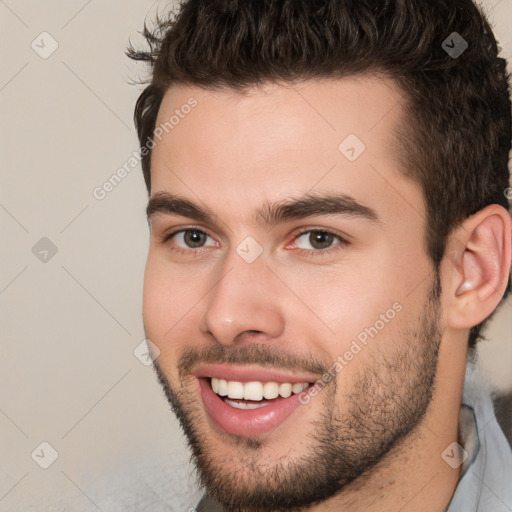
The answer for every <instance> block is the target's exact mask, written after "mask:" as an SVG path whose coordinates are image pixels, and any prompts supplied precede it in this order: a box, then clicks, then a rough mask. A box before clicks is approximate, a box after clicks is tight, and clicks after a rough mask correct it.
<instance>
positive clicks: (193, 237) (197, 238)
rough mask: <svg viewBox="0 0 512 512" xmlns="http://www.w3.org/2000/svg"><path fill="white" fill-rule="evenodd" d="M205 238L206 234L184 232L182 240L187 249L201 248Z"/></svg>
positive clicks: (193, 231) (191, 231)
mask: <svg viewBox="0 0 512 512" xmlns="http://www.w3.org/2000/svg"><path fill="white" fill-rule="evenodd" d="M205 236H206V234H205V233H202V232H201V231H195V230H188V231H186V232H185V234H184V236H183V238H184V240H185V243H186V244H187V245H188V246H189V247H201V245H203V243H204V237H205Z"/></svg>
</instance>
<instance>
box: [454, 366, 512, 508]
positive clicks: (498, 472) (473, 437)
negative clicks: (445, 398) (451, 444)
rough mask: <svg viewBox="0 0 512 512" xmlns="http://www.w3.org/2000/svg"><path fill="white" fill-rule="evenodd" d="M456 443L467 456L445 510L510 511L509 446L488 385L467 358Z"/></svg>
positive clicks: (511, 462)
mask: <svg viewBox="0 0 512 512" xmlns="http://www.w3.org/2000/svg"><path fill="white" fill-rule="evenodd" d="M459 444H461V445H462V447H463V448H464V449H465V450H466V452H467V453H468V458H467V459H466V460H465V461H464V462H463V464H462V469H461V475H460V478H459V482H458V484H457V488H456V489H455V493H454V494H453V497H452V499H451V501H450V504H449V506H448V508H447V510H446V512H512V449H511V447H510V444H509V443H508V441H507V438H506V437H505V434H504V433H503V430H502V429H501V427H500V425H499V423H498V420H497V419H496V416H495V414H494V408H493V404H492V399H491V393H490V390H489V387H488V385H487V384H486V382H485V379H484V378H483V377H482V375H481V373H480V370H479V368H478V366H477V365H475V364H474V363H473V362H471V361H468V364H467V367H466V378H465V381H464V391H463V395H462V407H461V410H460V415H459Z"/></svg>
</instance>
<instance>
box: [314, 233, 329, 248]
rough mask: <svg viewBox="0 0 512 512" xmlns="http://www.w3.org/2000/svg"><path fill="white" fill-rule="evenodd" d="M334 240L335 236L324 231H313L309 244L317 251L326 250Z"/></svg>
mask: <svg viewBox="0 0 512 512" xmlns="http://www.w3.org/2000/svg"><path fill="white" fill-rule="evenodd" d="M333 239H334V235H332V234H331V233H325V232H323V231H312V232H311V234H310V235H309V242H310V243H311V245H312V246H313V247H315V248H316V249H326V248H327V247H329V246H330V245H331V244H332V242H333Z"/></svg>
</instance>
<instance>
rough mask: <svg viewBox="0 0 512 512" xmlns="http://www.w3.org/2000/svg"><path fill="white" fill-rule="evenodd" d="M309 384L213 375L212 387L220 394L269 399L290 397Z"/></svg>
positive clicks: (240, 397)
mask: <svg viewBox="0 0 512 512" xmlns="http://www.w3.org/2000/svg"><path fill="white" fill-rule="evenodd" d="M308 386H309V383H308V382H300V383H296V384H291V383H289V382H284V383H281V384H280V383H278V382H257V381H253V382H237V381H234V380H229V381H227V380H224V379H217V378H215V377H212V389H213V391H214V392H215V393H217V394H218V395H220V396H227V397H228V398H239V399H243V400H263V398H266V399H268V400H270V399H272V398H277V397H278V396H279V395H281V396H282V397H283V398H288V397H289V396H290V395H291V394H292V393H300V392H301V391H303V390H304V389H306V388H307V387H308Z"/></svg>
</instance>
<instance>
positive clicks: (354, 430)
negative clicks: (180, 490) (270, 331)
mask: <svg viewBox="0 0 512 512" xmlns="http://www.w3.org/2000/svg"><path fill="white" fill-rule="evenodd" d="M440 293H441V287H440V282H439V276H438V275H437V276H436V279H435V281H434V284H433V285H432V287H431V289H430V291H429V294H428V297H427V301H426V303H425V306H424V308H423V311H422V312H421V317H420V319H419V321H418V322H417V325H416V326H415V328H412V329H411V328H409V329H407V330H404V332H403V333H401V334H400V338H401V342H400V343H398V344H388V345H389V346H390V347H393V349H392V351H390V352H389V353H385V354H384V353H383V352H382V351H374V352H372V357H370V358H369V361H370V364H368V365H367V366H365V367H364V368H361V369H360V370H359V372H358V373H357V374H356V379H355V380H354V382H353V386H351V389H352V390H353V392H352V393H350V394H347V393H345V394H343V395H342V396H338V395H339V393H340V392H339V390H338V386H337V382H336V380H335V379H334V380H333V381H331V382H330V383H329V385H327V386H326V387H325V388H323V389H322V391H321V392H320V394H319V396H318V397H317V398H320V397H321V398H322V400H323V412H322V413H321V414H320V415H319V417H318V419H317V420H315V421H313V422H311V423H310V424H308V425H306V427H307V428H308V430H307V431H306V433H305V435H304V439H303V440H302V441H303V442H301V445H300V446H301V448H302V453H297V452H295V450H294V448H295V447H293V446H292V447H290V448H291V449H290V453H291V454H293V455H290V456H289V457H287V459H286V460H272V459H271V458H269V451H268V450H266V446H267V444H268V443H270V441H273V442H275V434H274V437H272V432H271V433H269V435H267V436H265V437H260V438H244V437H240V436H229V440H226V439H225V436H223V437H224V441H221V437H220V434H219V433H215V432H213V431H212V429H211V427H210V426H209V423H208V422H207V421H206V419H205V416H204V415H205V413H204V411H203V409H202V407H201V406H200V404H199V403H198V400H197V397H196V396H195V395H193V394H192V393H191V392H190V390H189V389H187V388H186V387H184V386H181V387H180V386H177V387H174V388H173V387H172V386H171V385H170V384H169V380H168V379H167V377H166V376H165V372H164V370H163V369H162V367H161V366H160V365H159V363H158V362H157V360H155V361H154V363H153V364H154V369H155V372H156V374H157V377H158V380H159V382H160V384H161V385H162V388H163V390H164V393H165V395H166V397H167V400H168V402H169V404H170V405H171V407H172V409H173V411H174V413H175V414H176V416H177V417H178V419H179V421H180V424H181V427H182V429H183V431H184V432H185V435H186V437H187V440H188V444H189V447H190V449H191V452H192V457H193V459H194V462H195V465H196V468H197V472H198V476H199V480H200V483H201V485H202V486H203V488H204V489H205V490H206V492H207V493H208V494H209V495H210V496H212V497H214V498H215V499H216V500H217V501H219V502H220V503H221V504H222V505H223V506H224V508H225V509H226V510H227V511H228V512H260V511H270V512H271V511H275V512H277V511H286V510H287V511H299V510H306V509H307V508H309V507H311V506H312V505H314V504H318V503H320V502H323V501H325V500H327V499H329V498H332V497H334V496H336V495H337V494H339V493H340V492H342V491H343V490H344V489H346V488H347V486H348V485H349V484H351V483H355V481H356V480H357V479H359V480H360V481H363V480H364V479H365V478H369V477H370V476H371V473H372V470H374V469H375V468H376V465H377V464H378V463H379V462H381V461H382V460H383V458H384V457H385V456H386V454H388V453H389V451H390V450H391V449H392V448H393V447H395V446H396V445H398V444H399V443H400V442H403V441H404V440H405V439H407V438H408V437H410V436H411V435H412V434H413V432H414V431H415V430H416V428H417V427H418V425H419V424H420V423H421V421H422V420H423V419H424V417H425V415H426V412H427V409H428V406H429V404H430V401H431V399H432V395H433V391H434V384H435V376H436V371H437V359H438V351H439V345H440V338H441V336H440V334H439V331H438V318H439V309H440V301H439V298H440ZM372 342H373V343H378V342H379V340H378V339H377V338H376V339H375V340H372ZM365 350H371V348H365ZM258 351H260V355H261V357H260V360H261V361H262V364H264V365H267V364H270V362H271V361H272V360H273V361H274V364H275V362H276V361H277V362H279V364H280V366H281V367H282V368H283V367H290V365H291V364H292V362H293V363H294V366H300V365H301V364H302V363H303V365H304V366H307V369H312V368H317V370H320V368H318V362H317V361H314V362H312V361H313V360H310V361H303V362H300V361H298V360H295V359H293V356H289V355H287V356H286V357H283V356H282V355H281V354H279V355H277V353H276V354H275V357H273V354H272V352H273V351H272V349H270V350H269V349H268V346H267V347H262V346H257V345H253V346H249V345H246V346H245V347H235V348H230V349H224V347H222V348H220V349H219V348H218V347H217V348H216V349H214V350H210V351H208V350H207V351H202V352H199V351H195V350H194V349H192V350H190V351H188V352H187V354H186V355H184V357H183V358H182V359H181V360H180V363H179V366H180V368H181V372H180V373H181V374H186V373H187V371H186V370H187V367H188V366H190V365H191V363H192V361H196V360H198V359H200V358H201V359H206V360H209V361H211V360H212V359H214V360H216V361H217V362H237V363H239V364H244V363H249V362H250V363H253V362H256V361H258ZM374 354H377V355H378V360H377V356H375V355H374ZM281 363H285V364H281ZM331 364H332V363H331ZM328 366H329V365H327V367H328ZM325 369H326V368H325ZM319 373H321V372H319ZM184 380H185V379H183V380H182V382H183V381H184ZM351 384H352V383H351ZM295 414H300V409H299V410H297V411H296V412H295ZM301 425H302V426H303V425H304V424H303V423H301ZM278 428H279V427H278ZM298 428H301V427H300V426H298ZM226 436H227V434H226ZM284 442H286V440H284ZM305 446H306V447H307V451H306V452H305V450H304V447H305ZM270 455H271V454H270Z"/></svg>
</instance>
